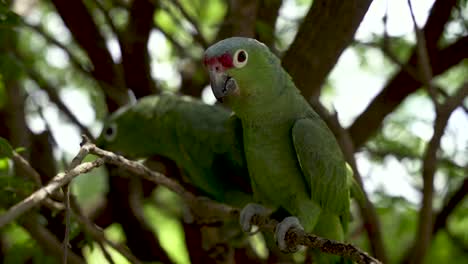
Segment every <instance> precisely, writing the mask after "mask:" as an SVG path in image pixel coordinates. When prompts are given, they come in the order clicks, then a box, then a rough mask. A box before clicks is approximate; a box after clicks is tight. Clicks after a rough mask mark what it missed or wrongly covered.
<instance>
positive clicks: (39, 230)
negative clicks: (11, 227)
mask: <svg viewBox="0 0 468 264" xmlns="http://www.w3.org/2000/svg"><path fill="white" fill-rule="evenodd" d="M37 218H38V215H37V214H31V215H28V217H25V218H24V221H22V222H21V226H23V227H24V229H25V230H26V231H27V232H28V233H29V234H30V235H31V237H32V238H33V239H34V240H36V241H37V242H38V245H39V246H40V247H41V248H42V249H43V250H44V251H45V252H47V253H48V254H50V255H52V256H55V257H56V258H57V260H60V259H61V257H62V256H63V252H62V245H61V244H60V241H59V240H58V239H57V237H55V235H54V234H52V232H50V231H49V230H48V229H47V228H45V227H44V226H43V225H41V224H40V221H39V220H38V219H37ZM68 262H69V263H70V264H84V263H85V261H84V260H83V259H82V258H81V257H79V256H77V255H76V254H75V253H74V252H70V253H69V254H68Z"/></svg>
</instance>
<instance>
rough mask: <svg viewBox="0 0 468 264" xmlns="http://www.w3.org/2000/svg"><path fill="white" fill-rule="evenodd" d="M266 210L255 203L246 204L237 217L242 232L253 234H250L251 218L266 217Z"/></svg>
mask: <svg viewBox="0 0 468 264" xmlns="http://www.w3.org/2000/svg"><path fill="white" fill-rule="evenodd" d="M267 214H268V210H267V209H266V208H265V207H263V206H262V205H259V204H256V203H249V204H247V205H246V206H245V207H244V208H243V209H242V211H241V212H240V216H239V223H240V225H241V227H242V230H243V231H244V232H246V233H250V234H254V233H255V232H252V231H251V229H252V224H251V222H252V217H254V215H267Z"/></svg>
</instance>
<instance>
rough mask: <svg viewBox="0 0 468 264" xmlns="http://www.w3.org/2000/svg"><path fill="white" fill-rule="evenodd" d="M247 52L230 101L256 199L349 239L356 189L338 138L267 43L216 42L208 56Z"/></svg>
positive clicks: (310, 227) (311, 227)
mask: <svg viewBox="0 0 468 264" xmlns="http://www.w3.org/2000/svg"><path fill="white" fill-rule="evenodd" d="M239 50H244V51H245V52H246V53H248V61H247V62H246V63H245V66H242V67H232V68H229V69H227V70H226V72H225V74H226V75H227V76H229V77H230V78H232V79H234V80H235V82H236V84H237V90H235V91H234V92H233V93H231V94H229V95H227V96H226V97H223V100H224V101H225V102H227V103H228V104H229V105H230V106H231V107H232V109H233V110H234V112H235V114H236V116H238V117H239V119H241V121H242V128H243V138H244V139H243V140H244V150H245V155H246V161H247V166H248V170H249V174H250V177H251V182H252V188H253V191H254V197H255V199H256V200H257V201H258V202H260V203H261V204H263V205H265V206H270V207H272V208H279V207H282V208H284V209H285V210H286V211H288V212H289V213H290V214H291V215H294V216H297V217H298V218H299V220H300V222H301V224H302V225H303V226H304V228H305V229H306V231H313V232H314V233H316V234H319V235H322V236H325V237H327V238H332V239H338V240H342V239H343V238H344V230H343V229H344V227H345V226H346V224H345V222H347V221H348V218H349V203H350V197H349V196H350V194H349V193H350V192H349V186H348V181H347V172H346V163H345V161H344V158H343V155H342V153H341V150H340V148H339V146H338V144H337V142H336V139H335V138H334V136H333V134H332V132H331V131H330V130H329V128H328V127H327V126H326V124H325V123H324V121H323V120H321V119H320V117H319V116H318V115H317V114H316V113H315V112H314V110H313V109H312V108H311V107H310V105H309V104H308V102H307V101H306V100H305V99H304V98H303V96H302V95H301V94H300V92H299V90H298V89H297V88H296V87H295V85H294V83H293V82H292V80H291V78H290V76H289V75H288V74H287V72H286V71H285V70H284V69H283V68H282V67H281V64H280V61H279V59H278V58H277V57H276V56H275V55H274V54H272V53H271V52H270V51H269V49H268V48H267V47H266V46H265V45H263V44H261V43H259V42H258V41H256V40H252V39H246V38H230V39H226V40H223V41H221V42H218V43H217V44H215V45H213V46H212V47H210V48H209V49H208V50H207V51H206V52H205V60H207V61H210V60H211V61H212V58H218V57H220V56H221V55H222V54H228V55H230V56H231V57H234V55H235V54H238V53H237V52H238V51H239ZM235 59H236V58H234V60H235Z"/></svg>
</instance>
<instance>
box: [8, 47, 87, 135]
mask: <svg viewBox="0 0 468 264" xmlns="http://www.w3.org/2000/svg"><path fill="white" fill-rule="evenodd" d="M12 52H13V54H12V56H13V57H14V58H16V61H17V64H18V65H19V66H20V67H21V69H22V70H23V71H24V72H25V73H26V74H27V75H28V76H29V78H31V80H33V81H34V82H35V83H36V84H37V85H38V86H39V88H40V89H41V90H43V91H44V92H46V94H47V96H48V97H49V99H50V101H52V102H53V103H54V104H55V105H56V106H57V108H58V109H60V111H61V112H62V113H64V114H65V116H66V117H68V119H69V120H70V122H72V123H73V124H74V125H76V126H77V127H78V128H79V129H80V131H81V132H82V133H84V134H85V135H86V136H88V137H90V138H94V137H93V134H91V132H90V131H89V129H88V128H87V127H86V126H84V125H83V124H81V122H80V121H79V120H78V118H76V116H75V115H74V114H73V113H72V111H70V109H68V107H67V106H66V105H65V104H64V103H63V102H62V100H61V99H60V96H59V95H58V94H57V90H58V89H57V88H55V87H53V86H52V85H51V84H50V83H49V82H47V81H46V80H45V79H43V78H42V76H41V75H40V74H39V73H38V72H36V71H34V70H33V69H32V68H31V67H27V66H26V65H24V63H23V60H22V58H21V56H19V54H18V53H17V52H16V51H12Z"/></svg>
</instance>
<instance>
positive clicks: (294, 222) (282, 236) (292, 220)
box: [275, 216, 304, 252]
mask: <svg viewBox="0 0 468 264" xmlns="http://www.w3.org/2000/svg"><path fill="white" fill-rule="evenodd" d="M293 227H294V228H297V229H301V230H304V228H303V227H302V225H301V224H300V223H299V219H297V217H294V216H289V217H286V218H285V219H283V221H281V223H279V224H278V225H277V226H276V232H275V234H276V243H277V244H278V247H279V249H280V250H281V251H284V252H296V251H298V250H299V248H300V246H298V245H294V246H292V247H291V245H288V243H287V242H286V233H287V232H288V230H289V229H291V228H293Z"/></svg>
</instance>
